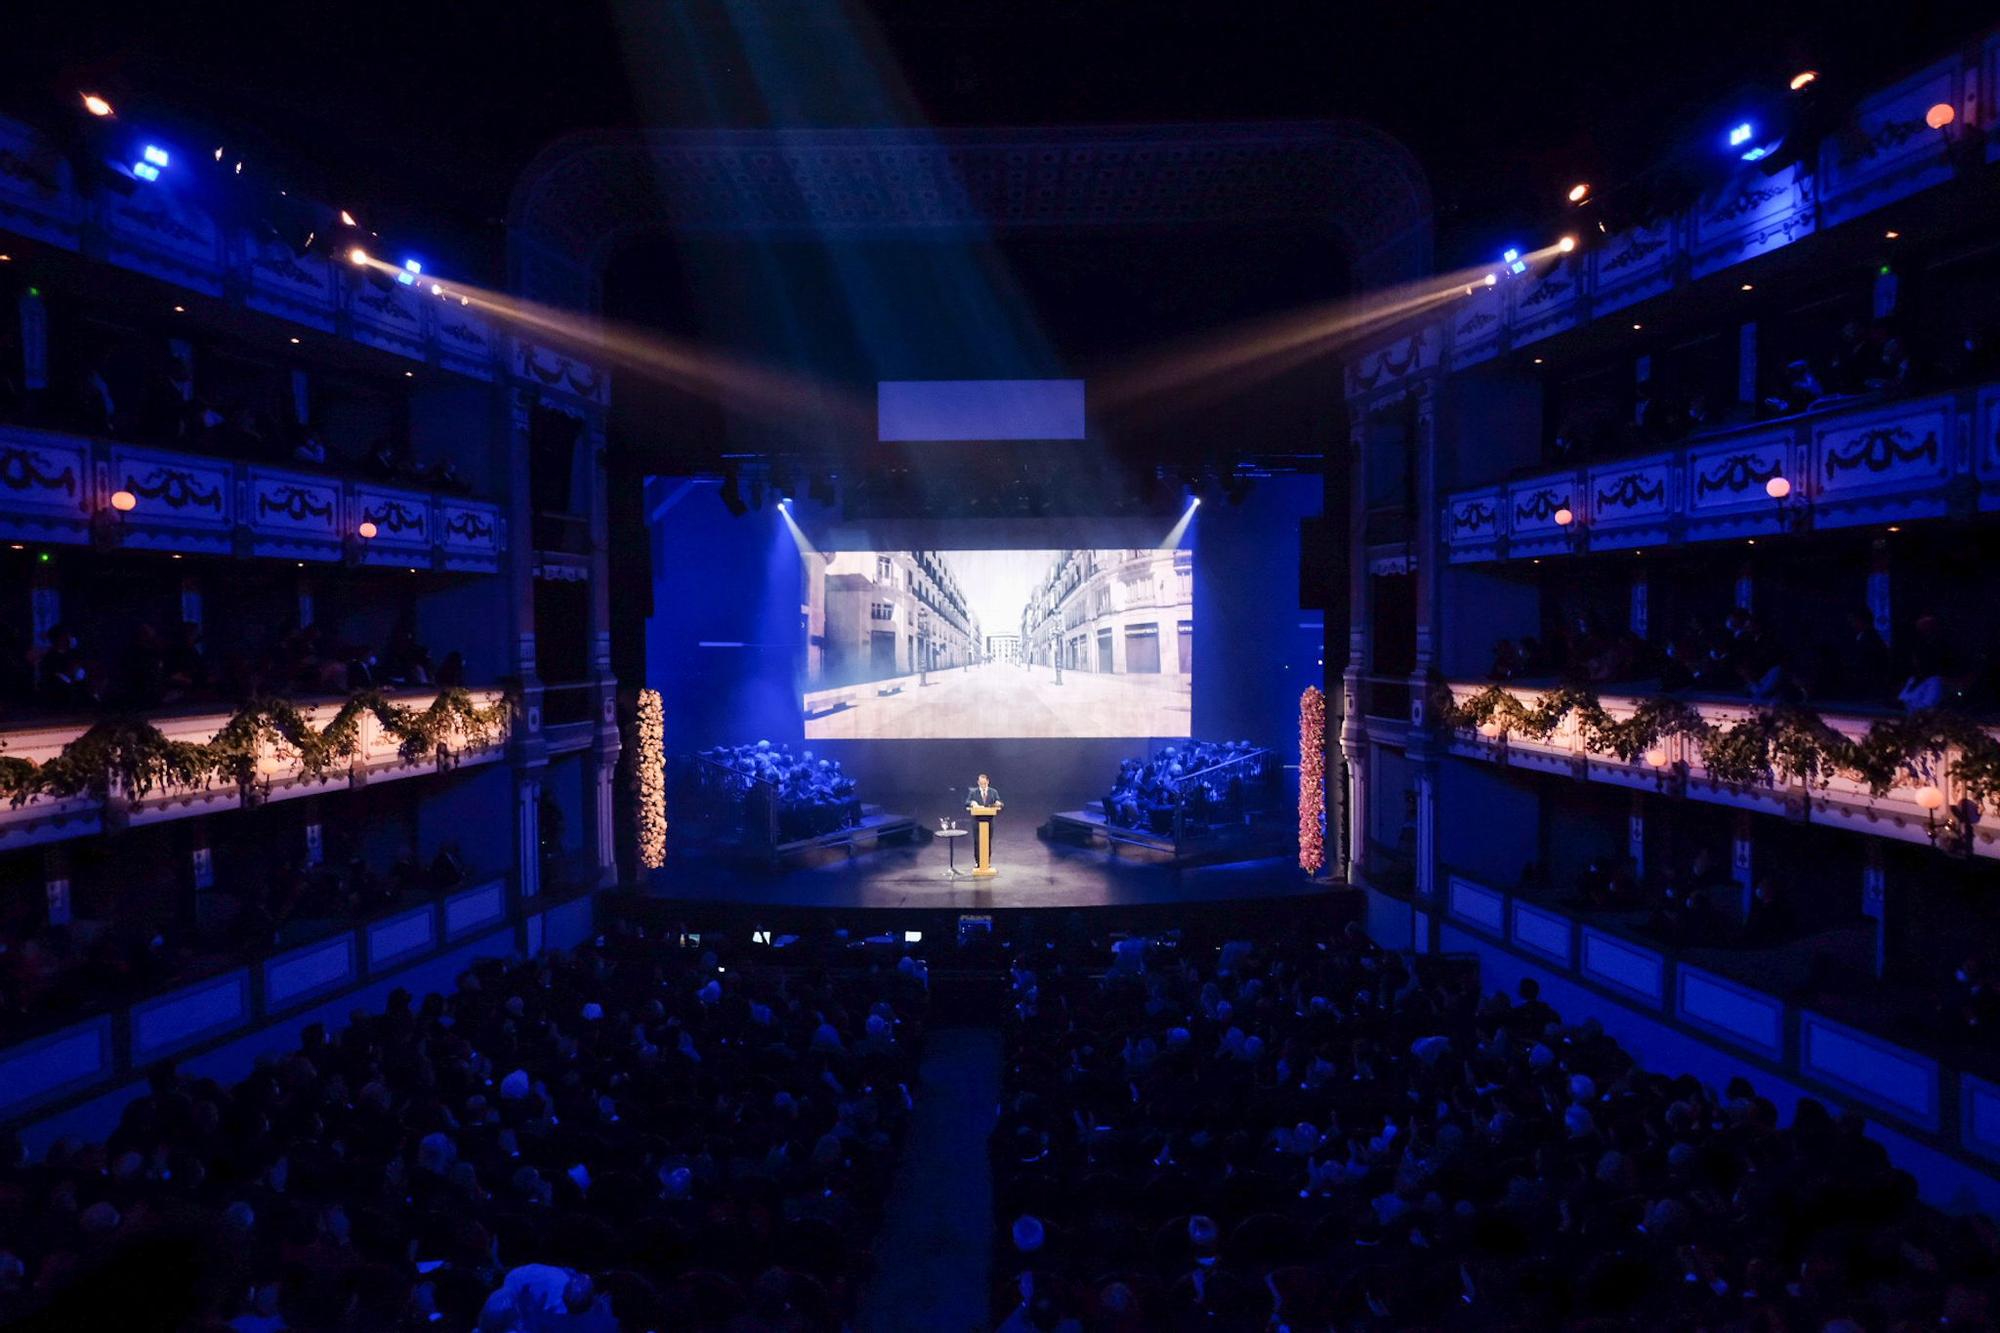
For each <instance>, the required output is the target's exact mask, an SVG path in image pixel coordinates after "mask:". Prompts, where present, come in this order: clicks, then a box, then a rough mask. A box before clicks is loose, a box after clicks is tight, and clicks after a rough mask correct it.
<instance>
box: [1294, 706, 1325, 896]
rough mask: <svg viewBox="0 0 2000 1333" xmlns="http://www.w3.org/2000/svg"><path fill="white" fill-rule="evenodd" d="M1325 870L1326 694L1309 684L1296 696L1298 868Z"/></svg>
mask: <svg viewBox="0 0 2000 1333" xmlns="http://www.w3.org/2000/svg"><path fill="white" fill-rule="evenodd" d="M1325 868H1326V694H1325V692H1324V691H1323V690H1321V689H1320V688H1319V686H1317V685H1309V686H1307V687H1306V692H1305V693H1304V694H1301V695H1300V696H1299V869H1301V870H1303V871H1305V872H1306V873H1307V874H1310V875H1317V874H1318V873H1319V872H1320V871H1321V870H1323V869H1325Z"/></svg>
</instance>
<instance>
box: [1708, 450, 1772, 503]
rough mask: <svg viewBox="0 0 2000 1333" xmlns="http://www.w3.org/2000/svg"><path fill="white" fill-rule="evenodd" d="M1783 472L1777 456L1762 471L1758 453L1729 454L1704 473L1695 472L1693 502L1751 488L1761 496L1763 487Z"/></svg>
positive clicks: (1739, 492)
mask: <svg viewBox="0 0 2000 1333" xmlns="http://www.w3.org/2000/svg"><path fill="white" fill-rule="evenodd" d="M1784 470H1785V463H1784V457H1783V455H1780V456H1779V457H1778V459H1777V460H1776V461H1774V462H1773V463H1771V465H1770V466H1769V467H1765V466H1764V465H1763V464H1762V463H1761V461H1760V459H1759V455H1758V454H1757V453H1754V452H1751V453H1741V454H1731V455H1729V456H1728V457H1727V458H1725V459H1723V460H1722V461H1721V462H1720V463H1717V464H1716V465H1715V466H1714V467H1713V468H1710V469H1709V470H1708V471H1706V472H1703V471H1700V470H1699V469H1697V470H1696V472H1695V478H1694V495H1695V499H1696V501H1701V500H1704V499H1707V498H1708V497H1709V496H1710V495H1713V494H1715V493H1716V492H1718V491H1722V492H1726V493H1728V494H1730V495H1741V494H1743V492H1745V491H1747V490H1750V489H1751V488H1752V487H1755V488H1756V489H1757V490H1758V492H1759V493H1761V492H1762V491H1763V488H1764V483H1765V482H1767V481H1769V480H1771V478H1773V477H1775V476H1778V475H1779V474H1781V473H1783V472H1784Z"/></svg>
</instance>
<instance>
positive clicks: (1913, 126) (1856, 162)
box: [1819, 56, 1973, 226]
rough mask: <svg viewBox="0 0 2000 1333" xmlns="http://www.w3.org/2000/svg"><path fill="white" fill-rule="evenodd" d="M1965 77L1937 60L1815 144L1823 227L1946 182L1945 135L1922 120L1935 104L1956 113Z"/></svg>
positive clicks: (1955, 65) (1956, 63) (1953, 63)
mask: <svg viewBox="0 0 2000 1333" xmlns="http://www.w3.org/2000/svg"><path fill="white" fill-rule="evenodd" d="M1972 78H1973V74H1972V72H1971V71H1969V70H1966V69H1964V67H1963V62H1961V61H1960V60H1959V58H1958V57H1957V56H1952V57H1950V58H1949V59H1946V60H1941V61H1939V62H1938V63H1937V64H1935V65H1932V66H1931V67H1930V68H1929V69H1926V70H1924V71H1923V72H1921V73H1919V74H1914V75H1911V76H1910V77H1909V78H1907V79H1905V80H1903V82H1901V83H1899V84H1897V85H1896V86H1895V87H1893V88H1888V89H1885V90H1884V91H1882V92H1880V93H1877V94H1876V95H1875V96H1873V97H1871V98H1869V99H1868V100H1867V101H1865V102H1863V103H1862V104H1861V105H1860V106H1859V107H1858V108H1856V110H1855V113H1854V116H1853V118H1852V119H1851V120H1850V121H1849V122H1848V124H1847V125H1846V126H1845V127H1844V128H1842V129H1841V130H1840V131H1838V132H1836V133H1834V134H1832V135H1830V136H1828V137H1827V139H1826V140H1825V141H1824V142H1822V143H1821V144H1820V152H1819V180H1820V203H1821V207H1822V208H1823V209H1824V210H1825V214H1826V222H1827V225H1829V226H1831V225H1833V224H1835V223H1839V222H1845V221H1846V220H1847V219H1849V218H1851V217H1858V216H1859V215H1861V214H1863V213H1866V212H1868V211H1869V210H1871V209H1875V208H1880V207H1881V206H1882V205H1884V204H1888V203H1893V202H1894V201H1895V200H1898V199H1901V198H1904V197H1906V196H1908V195H1912V194H1915V193H1916V192H1917V191H1919V190H1925V189H1929V188H1930V187H1931V186H1933V185H1936V184H1939V183H1941V182H1943V181H1946V180H1949V179H1950V178H1951V163H1950V161H1949V160H1948V159H1947V157H1946V154H1945V140H1944V136H1943V135H1941V134H1939V133H1938V132H1937V131H1936V130H1934V129H1932V128H1931V127H1930V126H1929V125H1928V124H1927V123H1926V122H1925V120H1924V113H1925V112H1927V111H1929V110H1930V109H1931V108H1932V107H1933V106H1936V105H1937V104H1938V103H1939V102H1944V103H1947V104H1949V105H1951V106H1953V107H1955V108H1963V107H1964V106H1965V105H1966V98H1965V97H1964V96H1963V94H1964V92H1965V91H1967V89H1966V88H1964V87H1961V83H1962V82H1963V83H1965V84H1968V85H1969V84H1970V82H1971V80H1972Z"/></svg>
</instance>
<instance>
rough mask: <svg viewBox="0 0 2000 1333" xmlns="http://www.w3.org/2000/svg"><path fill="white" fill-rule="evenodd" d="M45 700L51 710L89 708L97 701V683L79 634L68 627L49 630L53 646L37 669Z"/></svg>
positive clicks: (57, 626)
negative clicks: (85, 657)
mask: <svg viewBox="0 0 2000 1333" xmlns="http://www.w3.org/2000/svg"><path fill="white" fill-rule="evenodd" d="M37 671H38V674H39V675H40V678H41V691H42V700H43V702H44V703H46V704H47V705H48V706H49V707H51V708H56V709H78V708H86V707H89V706H90V705H91V704H93V703H95V702H96V701H97V684H96V680H95V678H94V677H93V676H92V675H91V673H90V668H89V666H88V665H87V664H86V663H85V661H84V655H83V648H82V646H81V645H80V644H79V643H78V642H77V637H76V631H75V630H72V629H71V628H70V627H69V626H68V625H56V626H54V627H53V628H51V629H50V630H49V646H48V649H47V651H45V652H44V653H43V654H42V660H41V662H40V663H39V665H38V667H37Z"/></svg>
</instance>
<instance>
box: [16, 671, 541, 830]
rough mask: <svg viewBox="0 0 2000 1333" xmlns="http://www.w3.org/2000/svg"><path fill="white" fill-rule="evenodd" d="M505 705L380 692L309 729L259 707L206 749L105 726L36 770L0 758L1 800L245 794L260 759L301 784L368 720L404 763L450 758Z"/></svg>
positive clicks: (122, 721) (301, 720)
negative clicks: (269, 758)
mask: <svg viewBox="0 0 2000 1333" xmlns="http://www.w3.org/2000/svg"><path fill="white" fill-rule="evenodd" d="M513 703H514V700H513V697H512V695H511V694H510V695H508V696H507V697H505V698H502V699H500V700H499V701H497V702H495V703H492V704H487V705H481V704H479V703H477V702H476V701H475V700H474V699H473V697H472V693H471V691H469V690H465V689H461V688H452V689H447V690H440V691H438V696H437V698H435V699H433V700H432V701H431V702H430V704H429V706H427V707H424V708H407V707H405V706H403V705H402V704H399V703H397V702H395V701H394V700H393V699H390V698H388V697H387V696H386V695H384V694H383V693H382V692H381V691H380V690H365V691H363V692H362V693H360V694H356V695H354V696H353V697H352V698H350V699H348V700H347V701H346V702H344V703H342V704H341V706H340V707H339V709H337V710H336V711H335V712H334V715H333V717H332V718H331V719H330V720H328V722H327V724H326V725H325V726H324V727H317V728H316V727H314V726H313V724H312V723H311V722H309V721H307V720H306V716H305V714H304V713H301V712H300V711H299V709H298V707H297V706H296V705H295V704H293V703H292V702H291V701H290V700H288V699H275V698H257V699H252V700H250V701H249V702H248V703H245V704H244V705H243V706H242V707H240V708H238V709H237V710H236V711H235V712H234V713H232V714H231V715H230V718H229V720H228V721H227V722H225V723H223V724H222V726H221V728H220V729H218V730H217V731H216V733H215V735H214V736H212V737H210V738H209V739H208V740H207V741H177V740H172V739H170V738H169V737H167V736H166V735H165V734H164V733H163V732H161V731H160V729H159V728H158V727H156V726H154V725H153V724H152V723H150V722H147V721H146V720H145V719H144V718H134V717H115V718H107V719H105V720H104V721H102V722H99V723H97V724H95V725H94V726H92V727H91V728H90V729H89V730H88V731H86V732H84V733H83V734H82V735H81V736H78V737H77V738H76V739H75V740H73V741H71V742H70V743H69V744H67V745H65V746H63V748H62V752H61V753H60V754H57V755H56V756H54V757H53V758H51V759H47V760H44V761H43V762H42V763H39V764H37V763H35V762H34V761H32V760H28V759H22V758H19V757H16V756H9V755H0V796H5V797H6V798H7V800H8V801H10V802H11V803H12V804H13V805H15V806H20V805H22V804H24V803H26V802H27V801H28V800H30V799H31V798H33V797H36V796H55V797H68V796H80V795H83V794H85V793H88V794H90V795H91V796H94V797H96V798H97V799H99V800H102V799H103V798H104V797H105V796H106V795H107V794H108V793H109V792H110V789H111V784H112V782H113V780H114V779H115V780H116V781H117V782H118V784H119V785H121V786H123V787H124V788H125V789H126V790H127V791H130V792H131V793H133V794H134V795H136V796H144V795H146V794H147V793H148V792H150V791H152V790H153V789H154V788H155V787H206V786H209V785H212V784H213V783H215V782H216V781H218V780H226V781H231V782H235V783H236V784H238V785H239V786H244V787H248V786H249V785H251V784H252V783H254V782H255V781H256V779H257V761H258V759H259V757H260V756H261V755H262V754H264V753H266V752H267V751H272V752H275V753H276V754H277V756H278V758H279V760H280V761H282V762H285V763H289V764H291V765H292V766H293V768H294V770H295V771H296V772H298V773H299V774H301V775H302V776H304V777H308V778H313V779H319V778H324V777H325V776H326V775H327V774H328V773H329V772H330V771H332V769H333V768H334V767H335V765H337V764H339V763H340V762H341V761H343V760H348V759H352V758H353V757H354V756H356V755H357V754H359V753H360V751H361V719H362V718H363V717H364V716H367V715H370V714H372V715H373V716H374V717H375V720H376V721H377V722H379V723H381V725H382V729H383V730H384V731H386V732H388V733H389V734H390V735H392V736H394V737H396V740H397V750H398V752H399V753H400V754H401V755H402V757H403V758H404V759H405V760H416V759H419V758H422V757H423V756H425V755H439V754H448V753H449V748H450V740H451V737H452V735H453V734H454V733H455V732H457V733H462V734H463V736H464V737H465V739H466V740H467V741H469V742H470V743H472V744H475V745H484V744H486V743H487V742H489V741H490V740H492V738H493V737H494V735H495V734H497V733H498V732H499V731H500V730H501V729H502V728H503V727H504V726H505V725H506V721H507V717H508V714H509V712H510V711H511V710H512V708H513Z"/></svg>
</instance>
